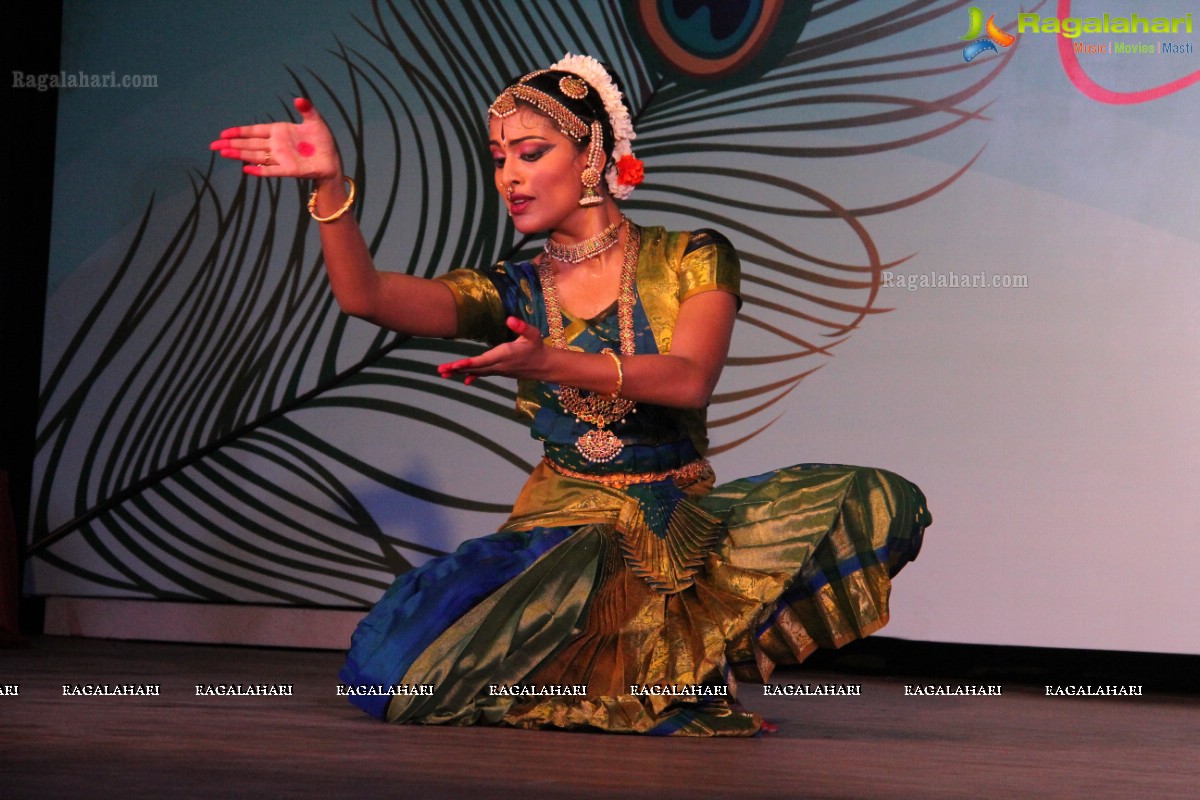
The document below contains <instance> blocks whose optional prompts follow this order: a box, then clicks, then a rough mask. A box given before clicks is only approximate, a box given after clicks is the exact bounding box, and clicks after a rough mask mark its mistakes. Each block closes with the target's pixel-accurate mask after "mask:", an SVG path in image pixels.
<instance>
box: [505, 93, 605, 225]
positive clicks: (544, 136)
mask: <svg viewBox="0 0 1200 800" xmlns="http://www.w3.org/2000/svg"><path fill="white" fill-rule="evenodd" d="M488 138H489V146H490V148H491V152H492V160H493V162H494V163H495V165H496V189H497V190H498V191H499V192H500V197H501V199H503V200H504V202H505V203H506V204H507V205H508V210H509V211H510V212H511V213H512V219H513V225H514V226H516V229H517V230H518V231H520V232H521V233H538V232H541V231H552V230H559V229H561V228H563V227H564V226H566V227H569V226H570V224H571V221H572V217H576V218H578V217H581V216H582V215H581V214H580V213H579V212H581V211H582V209H581V207H580V205H579V198H580V196H581V195H582V193H583V186H582V184H581V183H580V175H581V173H582V172H583V170H584V168H585V167H586V166H587V150H586V148H584V147H580V146H579V145H578V144H576V143H575V141H574V140H573V139H571V138H570V137H568V136H566V135H564V134H563V133H561V132H560V131H559V130H558V126H557V125H555V124H554V122H553V121H552V120H550V119H549V118H548V117H544V116H542V115H541V114H539V113H537V112H536V111H534V110H533V109H531V108H529V107H527V106H519V107H518V110H517V113H515V114H512V115H510V116H508V117H505V118H504V119H495V118H493V119H492V120H491V122H490V123H489V125H488Z"/></svg>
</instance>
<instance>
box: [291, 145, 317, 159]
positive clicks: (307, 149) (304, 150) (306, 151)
mask: <svg viewBox="0 0 1200 800" xmlns="http://www.w3.org/2000/svg"><path fill="white" fill-rule="evenodd" d="M296 152H297V153H299V154H300V155H302V156H311V155H312V154H313V153H315V152H317V148H315V147H313V146H312V145H311V144H309V143H308V142H300V143H299V144H298V145H296Z"/></svg>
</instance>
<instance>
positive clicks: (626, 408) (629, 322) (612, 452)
mask: <svg viewBox="0 0 1200 800" xmlns="http://www.w3.org/2000/svg"><path fill="white" fill-rule="evenodd" d="M621 221H622V222H624V221H625V218H624V217H622V218H621ZM628 227H629V230H628V233H627V234H626V238H625V259H624V261H623V262H622V263H621V286H620V290H619V292H618V294H617V328H618V330H619V331H620V340H621V345H620V346H621V355H623V356H631V355H633V352H634V341H633V303H634V293H633V280H634V276H635V275H636V273H637V261H638V250H639V248H640V246H641V239H642V236H641V231H639V230H638V228H637V226H636V225H632V224H631V225H629V226H628ZM538 278H539V279H540V280H541V282H542V293H543V294H544V295H545V296H546V318H547V322H548V323H549V328H550V336H549V342H550V346H551V347H556V348H558V349H559V350H566V349H567V337H566V335H565V334H564V333H563V323H562V309H561V307H560V306H559V302H558V283H557V280H556V279H555V277H554V269H553V267H551V265H550V259H549V258H545V257H542V258H540V259H539V260H538ZM605 352H612V350H611V348H606V349H605ZM558 399H559V402H561V403H562V407H563V408H564V409H566V410H567V411H568V412H569V413H571V414H574V415H575V419H576V420H577V421H579V422H586V423H588V424H589V425H594V426H595V430H590V431H588V432H587V433H585V434H583V435H582V436H580V437H579V438H578V439H576V440H575V449H576V450H578V451H579V454H580V455H582V456H583V457H584V458H586V459H587V460H588V461H590V462H592V463H593V464H601V463H606V462H609V461H612V460H613V459H614V458H616V457H617V456H618V455H620V454H621V451H622V450H624V449H625V445H623V444H622V443H621V439H620V437H618V436H617V435H616V434H615V433H613V432H612V431H610V430H608V429H607V426H608V425H611V424H612V423H614V422H617V421H619V420H623V419H624V418H625V416H626V415H627V414H629V413H630V412H631V411H633V410H635V408H634V407H635V406H636V405H637V404H636V403H635V402H634V401H632V400H627V399H625V398H623V397H620V396H612V395H602V394H597V393H594V392H593V393H591V394H589V395H588V396H587V397H584V396H583V395H581V394H580V393H579V389H577V388H576V387H574V386H562V385H560V386H559V387H558Z"/></svg>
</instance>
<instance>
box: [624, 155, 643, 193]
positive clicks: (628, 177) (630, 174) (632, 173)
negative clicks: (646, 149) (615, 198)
mask: <svg viewBox="0 0 1200 800" xmlns="http://www.w3.org/2000/svg"><path fill="white" fill-rule="evenodd" d="M645 177H646V171H645V168H644V166H643V164H642V160H641V159H640V158H637V157H635V156H629V155H626V156H621V157H620V158H619V159H618V160H617V181H618V182H620V183H623V184H624V185H626V186H637V185H638V184H640V183H641V182H642V181H643V180H644V179H645Z"/></svg>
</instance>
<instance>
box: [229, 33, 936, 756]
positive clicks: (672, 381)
mask: <svg viewBox="0 0 1200 800" xmlns="http://www.w3.org/2000/svg"><path fill="white" fill-rule="evenodd" d="M295 105H296V109H297V110H298V111H299V112H300V115H301V117H302V122H301V123H300V124H299V125H293V124H291V123H272V124H263V125H248V126H243V127H238V128H230V129H228V130H226V131H224V132H223V133H222V134H221V138H220V139H219V140H218V141H216V142H214V143H213V145H212V147H213V149H215V150H219V151H220V153H221V155H223V156H225V157H227V158H232V159H237V160H240V161H243V162H246V164H247V166H245V167H244V170H245V172H247V173H248V174H251V175H256V176H261V177H296V178H307V179H310V180H312V181H313V184H314V191H313V194H312V197H311V200H310V202H309V210H310V212H311V213H312V215H313V217H314V218H315V219H316V220H317V221H318V222H320V223H321V224H320V231H321V246H322V249H323V252H324V256H325V263H326V267H327V269H328V272H329V280H330V284H331V286H332V288H333V292H334V295H335V296H336V298H337V301H338V303H339V305H340V306H341V308H342V310H343V311H345V312H346V313H348V314H353V315H355V316H359V317H362V318H364V319H368V320H370V321H372V322H375V323H377V324H379V325H382V326H385V327H387V328H390V329H392V330H396V331H400V332H403V333H406V334H410V335H417V336H438V337H454V336H457V337H466V338H472V339H477V340H480V341H484V342H487V343H489V344H491V345H493V346H492V348H491V349H490V350H488V351H486V352H485V353H483V354H482V355H480V356H477V357H475V358H467V359H462V360H460V361H455V362H452V363H449V364H444V365H442V366H441V367H439V372H440V373H441V375H442V376H443V377H452V376H458V375H462V376H464V378H465V381H466V382H467V383H470V382H472V381H474V380H475V379H476V378H477V377H479V376H484V375H501V376H506V377H512V378H516V379H517V380H518V387H519V388H518V402H517V407H518V410H519V411H521V412H522V413H524V414H525V415H527V416H529V417H530V418H531V420H532V423H531V424H532V432H533V435H534V437H535V438H537V439H540V440H541V441H542V442H543V444H544V451H545V457H544V458H543V460H542V461H541V462H540V463H539V465H538V466H537V468H536V469H535V470H534V471H533V473H532V475H531V476H530V478H529V480H528V482H527V483H526V485H525V487H524V489H523V490H522V491H521V494H520V496H519V497H518V498H517V501H516V504H515V506H514V508H513V512H512V516H511V517H510V518H509V519H508V521H507V522H506V523H505V525H504V526H503V527H502V529H501V531H500V532H499V533H496V534H493V535H490V536H485V537H483V538H480V539H473V540H471V541H468V542H467V543H465V544H464V545H463V546H462V547H460V548H459V549H458V550H457V551H456V552H455V553H453V554H450V555H447V556H444V557H441V558H437V559H434V560H432V561H430V562H428V563H426V564H424V565H422V566H421V567H419V568H417V569H414V570H411V571H410V572H407V573H404V574H403V575H401V576H399V578H398V579H397V580H396V582H395V583H394V584H393V585H392V587H391V588H390V589H389V590H388V591H387V593H386V594H385V595H384V597H383V599H382V600H380V602H379V604H378V605H377V606H376V607H375V608H374V610H372V611H371V612H370V614H368V615H367V617H366V618H365V619H364V620H363V622H362V623H361V624H360V625H359V628H358V630H357V632H356V633H355V635H354V639H353V643H352V646H351V648H350V652H349V655H348V658H347V661H346V666H345V668H344V669H343V670H342V673H341V678H342V681H343V682H344V683H345V684H346V685H347V687H348V690H349V692H350V695H351V700H352V702H354V703H355V704H356V705H359V706H360V707H362V708H363V709H364V710H366V711H368V712H369V713H372V714H374V715H376V716H379V717H381V718H384V719H387V720H389V721H393V722H423V723H450V724H472V723H486V724H500V725H509V726H516V727H530V728H534V727H536V728H567V729H592V730H606V731H616V732H639V733H654V734H684V735H741V736H746V735H753V734H755V733H757V732H758V731H759V730H760V729H763V728H764V723H763V720H762V719H761V718H760V717H759V716H758V715H756V714H753V713H750V712H748V711H746V710H744V709H743V708H742V707H741V706H740V705H739V704H738V702H737V700H736V696H735V695H736V678H742V679H749V680H757V681H764V680H766V679H768V678H769V677H770V674H771V671H772V670H773V669H774V667H775V665H777V664H779V663H796V662H798V661H800V660H802V659H803V658H805V657H806V656H807V655H808V654H809V653H811V652H812V651H813V650H814V649H815V648H817V647H820V646H825V647H839V646H841V645H843V644H845V643H847V642H849V641H851V640H853V639H856V638H859V637H862V636H865V635H867V634H869V633H871V632H873V631H875V630H877V629H878V628H880V627H882V626H883V625H884V624H885V623H886V621H887V613H888V612H887V601H888V595H889V592H890V587H891V584H890V578H891V577H892V576H893V575H894V574H895V573H896V572H897V571H898V570H899V569H900V568H901V567H902V566H903V565H904V564H905V563H907V562H908V561H910V560H911V559H912V558H914V557H915V556H916V553H917V551H918V549H919V547H920V540H921V534H922V531H923V529H924V527H925V526H926V525H927V524H928V523H929V521H930V517H929V514H928V512H927V511H926V509H925V504H924V497H923V496H922V494H921V492H920V490H919V489H917V488H916V487H915V486H914V485H912V484H911V483H909V482H908V481H906V480H904V479H903V478H901V477H899V476H897V475H894V474H891V473H888V472H884V471H882V470H874V469H863V468H857V467H846V466H833V465H803V466H798V467H788V468H785V469H781V470H777V471H775V472H771V473H768V474H765V475H759V476H756V477H753V478H746V479H742V480H739V481H734V482H732V483H726V484H723V485H720V486H716V487H714V476H713V472H712V469H711V467H710V466H709V464H708V462H707V461H706V460H705V459H704V453H705V450H706V448H707V443H708V440H707V435H706V430H705V408H706V406H707V404H708V401H709V398H710V396H711V395H712V392H713V388H714V387H715V386H716V383H717V379H718V377H719V376H720V374H721V368H722V366H723V365H724V362H725V359H726V354H727V352H728V349H729V341H730V336H731V333H732V329H733V323H734V317H735V315H736V313H737V308H738V305H739V303H740V300H739V298H738V292H739V277H740V276H739V264H738V259H737V254H736V252H735V251H734V249H733V247H732V245H730V243H729V242H728V240H726V239H725V238H724V237H723V236H721V235H720V234H719V233H716V232H714V231H708V230H701V231H696V232H691V233H679V232H668V231H666V230H664V229H662V228H655V227H642V226H639V225H636V224H634V223H633V222H632V221H630V220H629V219H627V218H626V217H624V216H623V215H622V214H621V211H620V210H619V209H618V207H617V205H616V202H615V201H616V200H618V199H624V198H625V197H627V196H628V195H629V193H630V192H631V191H632V190H633V187H634V186H635V185H636V184H637V183H639V182H640V181H641V162H639V161H638V160H637V159H636V158H634V156H633V153H632V149H631V146H630V142H631V140H632V139H633V138H634V133H633V128H632V125H631V123H630V119H629V113H628V111H627V109H626V108H625V105H624V103H623V100H622V97H621V93H620V92H619V91H618V89H617V87H616V84H615V83H614V81H613V79H612V76H611V74H610V73H609V72H608V71H607V70H606V69H605V68H604V67H603V66H602V65H601V64H600V63H599V62H597V61H596V60H594V59H592V58H589V57H586V56H568V57H566V58H564V59H563V60H562V61H560V62H558V63H557V64H555V65H553V66H552V67H550V68H549V69H548V70H539V71H537V72H533V73H530V74H528V75H526V76H524V77H522V78H520V79H519V80H517V81H516V82H514V83H513V84H512V85H511V86H509V87H507V88H506V89H504V91H503V92H501V93H500V95H499V96H498V97H497V98H496V101H495V102H494V103H493V104H492V105H491V107H490V108H489V109H488V114H489V123H488V138H489V147H490V149H491V153H492V158H493V161H494V163H495V182H496V190H497V191H498V192H499V193H500V195H501V197H502V198H503V200H504V201H505V203H506V205H507V208H508V211H509V213H510V215H511V216H512V221H513V225H514V226H515V227H516V229H517V230H518V231H520V232H521V233H523V234H536V233H546V234H547V236H548V238H547V241H546V245H545V250H544V252H543V253H542V254H541V255H540V256H539V257H538V258H536V259H535V260H533V261H524V262H519V263H504V262H501V263H499V264H497V265H495V266H494V267H492V268H490V269H486V270H455V271H452V272H450V273H448V274H446V275H443V276H440V277H438V278H437V279H434V280H426V279H423V278H417V277H414V276H410V275H405V274H397V273H390V272H381V271H378V270H376V268H375V266H374V264H373V263H372V260H371V257H370V254H369V252H368V250H367V246H366V244H365V242H364V240H363V237H362V234H361V233H360V231H359V228H358V225H357V224H356V222H355V220H354V217H353V216H352V215H350V214H347V213H346V211H347V210H348V209H349V208H350V207H351V205H352V203H353V201H354V186H353V184H352V183H351V182H350V180H349V179H348V178H344V177H343V175H342V166H341V163H340V160H339V157H338V154H337V149H336V147H335V146H334V142H333V138H332V136H331V135H330V132H329V129H328V128H327V127H326V126H325V124H324V122H323V121H322V120H321V118H320V116H319V115H318V114H317V112H316V111H315V110H314V109H313V107H312V105H311V104H310V103H309V102H308V101H307V100H304V99H298V100H296V103H295ZM768 727H769V726H768Z"/></svg>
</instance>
